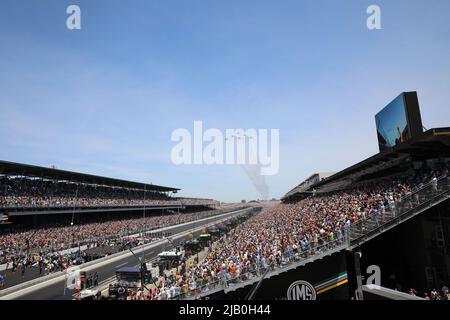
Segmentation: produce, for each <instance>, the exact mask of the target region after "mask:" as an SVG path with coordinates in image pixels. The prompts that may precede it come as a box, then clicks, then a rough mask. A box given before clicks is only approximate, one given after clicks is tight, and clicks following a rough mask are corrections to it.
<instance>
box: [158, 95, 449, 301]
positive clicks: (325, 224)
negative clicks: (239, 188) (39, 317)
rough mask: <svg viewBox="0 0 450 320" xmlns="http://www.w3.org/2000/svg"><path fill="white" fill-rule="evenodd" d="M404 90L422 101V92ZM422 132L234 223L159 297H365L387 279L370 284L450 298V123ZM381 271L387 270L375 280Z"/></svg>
mask: <svg viewBox="0 0 450 320" xmlns="http://www.w3.org/2000/svg"><path fill="white" fill-rule="evenodd" d="M404 95H405V96H407V97H408V99H406V100H405V101H411V99H412V100H414V99H413V98H414V96H415V93H407V94H404ZM417 107H418V105H417ZM405 108H406V107H405ZM410 109H411V110H409V112H413V111H414V108H413V107H411V108H410ZM411 117H412V116H411ZM413 118H414V117H413ZM416 120H417V119H416ZM420 124H421V121H420ZM410 125H413V123H411V124H410ZM412 131H414V132H415V133H414V135H411V136H410V137H408V138H407V139H406V138H405V139H402V143H397V144H395V145H394V146H392V147H391V148H383V149H382V150H381V151H380V153H378V154H376V155H374V156H372V157H369V158H368V159H365V160H363V161H361V162H359V163H357V164H355V165H353V166H350V167H349V168H346V169H344V170H342V171H340V172H337V173H335V174H331V175H327V176H323V177H320V175H319V174H314V175H312V176H311V177H310V178H308V179H307V180H306V181H304V182H302V183H300V184H299V185H298V186H296V187H295V188H293V189H292V190H291V191H289V192H288V193H287V194H286V195H285V196H284V197H283V198H282V203H281V204H279V205H277V206H274V207H272V208H266V209H265V210H264V211H263V212H262V213H261V214H259V215H257V216H254V217H252V218H250V219H249V220H248V221H246V222H245V223H243V224H242V225H239V226H237V227H236V228H235V229H233V230H231V231H230V232H229V234H228V235H227V237H226V238H223V239H222V240H221V241H220V242H218V243H217V244H216V245H214V246H213V247H212V250H211V252H210V253H209V255H208V256H207V257H206V258H205V259H203V261H201V262H200V263H199V265H198V266H194V268H193V269H190V270H188V271H187V272H186V273H184V274H181V275H180V279H181V280H180V282H179V283H176V284H172V285H171V286H169V287H168V286H167V284H165V283H163V284H162V285H161V286H160V287H159V291H158V293H157V294H156V296H155V297H154V298H156V299H161V297H163V298H164V297H166V298H167V297H168V296H169V297H171V298H173V297H176V298H181V299H194V298H200V297H203V296H208V297H209V298H210V299H215V298H219V299H242V298H249V297H252V298H257V299H308V298H310V297H311V296H313V297H316V296H317V298H318V299H362V298H364V292H366V293H367V290H366V289H367V286H370V285H372V284H376V285H379V283H370V282H369V281H375V280H373V279H375V278H379V279H380V281H381V285H382V286H385V287H387V288H385V289H384V288H383V287H380V288H381V289H380V290H378V291H379V293H380V294H381V295H383V294H385V293H386V292H390V291H389V289H396V290H403V291H407V290H409V289H410V288H415V289H411V290H410V291H411V292H415V291H416V290H417V291H419V292H421V295H423V296H425V294H426V292H429V291H431V292H438V293H437V294H434V298H436V299H440V298H445V299H446V298H447V295H448V292H446V291H447V290H448V287H447V285H448V284H449V280H450V263H449V262H448V261H449V255H448V252H449V249H450V242H449V240H448V239H449V236H450V204H449V203H450V201H449V199H450V179H449V170H450V128H435V129H430V130H427V131H425V132H422V128H420V130H418V129H417V128H415V130H412ZM405 137H406V136H405ZM412 235H413V236H412ZM361 257H362V258H361ZM377 268H379V269H380V270H381V275H377V276H376V277H374V278H372V277H370V270H372V269H377ZM377 270H378V269H377ZM363 279H365V280H367V283H363ZM297 280H303V281H306V282H308V283H309V285H310V288H309V289H308V290H312V291H314V292H315V294H314V295H312V294H311V295H308V294H306V293H305V292H307V291H306V289H305V287H300V285H298V284H297ZM377 281H378V280H377ZM302 285H303V284H302ZM296 286H299V287H296ZM186 288H189V289H186ZM292 288H294V289H292ZM311 288H312V289H311ZM435 288H439V289H438V290H433V289H435ZM292 290H294V292H292ZM376 291H377V290H374V291H372V292H371V294H366V298H369V297H370V296H373V293H374V292H376ZM169 292H170V293H169ZM174 292H175V294H174ZM387 296H390V297H394V296H395V295H392V294H389V295H387ZM397 296H398V297H400V298H401V297H402V295H401V294H399V295H397Z"/></svg>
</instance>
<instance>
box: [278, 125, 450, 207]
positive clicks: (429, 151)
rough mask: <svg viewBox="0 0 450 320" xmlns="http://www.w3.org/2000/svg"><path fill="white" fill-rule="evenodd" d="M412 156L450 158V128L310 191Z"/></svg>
mask: <svg viewBox="0 0 450 320" xmlns="http://www.w3.org/2000/svg"><path fill="white" fill-rule="evenodd" d="M410 156H411V157H413V158H415V159H427V158H432V157H439V156H444V157H450V127H446V128H434V129H430V130H427V131H425V132H423V133H422V134H420V135H418V136H417V137H414V138H412V139H410V140H407V141H405V142H404V143H402V144H400V145H398V146H395V147H394V148H393V149H392V150H389V151H385V152H380V153H377V154H376V155H374V156H371V157H369V158H367V159H365V160H363V161H360V162H358V163H356V164H354V165H352V166H350V167H348V168H346V169H344V170H342V171H339V172H338V173H336V174H334V175H331V176H330V177H327V178H325V179H323V180H321V181H319V182H317V183H315V184H313V185H310V187H309V188H308V190H310V189H311V188H313V187H314V188H317V187H320V186H324V185H327V184H330V183H332V182H335V181H338V180H340V179H343V178H346V177H349V176H351V175H354V174H357V173H359V172H363V171H368V170H372V171H376V170H381V169H382V168H384V166H385V165H389V164H392V163H395V162H396V161H402V160H404V159H405V158H407V157H410ZM298 193H300V192H296V190H295V188H294V189H293V190H291V191H290V192H288V193H287V194H286V195H285V196H284V197H283V198H282V199H283V200H284V199H287V198H288V197H290V196H293V195H294V194H298Z"/></svg>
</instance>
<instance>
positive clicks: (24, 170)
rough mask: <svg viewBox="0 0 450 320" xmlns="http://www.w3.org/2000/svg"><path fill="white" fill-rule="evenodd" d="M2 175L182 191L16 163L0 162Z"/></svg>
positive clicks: (174, 189)
mask: <svg viewBox="0 0 450 320" xmlns="http://www.w3.org/2000/svg"><path fill="white" fill-rule="evenodd" d="M0 174H4V175H10V176H27V177H36V178H42V179H52V180H66V181H71V182H78V183H87V184H98V185H106V186H112V187H123V188H134V189H144V188H145V189H146V190H153V191H160V192H169V191H178V190H180V189H177V188H171V187H164V186H159V185H155V184H148V183H141V182H134V181H128V180H121V179H115V178H108V177H101V176H96V175H92V174H85V173H79V172H73V171H66V170H60V169H53V168H46V167H39V166H33V165H29V164H22V163H16V162H9V161H3V160H0Z"/></svg>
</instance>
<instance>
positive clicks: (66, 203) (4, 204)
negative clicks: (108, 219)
mask: <svg viewBox="0 0 450 320" xmlns="http://www.w3.org/2000/svg"><path fill="white" fill-rule="evenodd" d="M144 199H145V200H144ZM142 205H148V206H155V205H181V203H180V201H179V200H178V199H176V198H172V197H169V196H168V195H166V194H165V193H162V192H156V191H150V190H147V191H145V194H144V190H140V189H129V188H122V187H110V186H100V185H92V184H81V183H80V184H78V183H70V182H65V181H64V182H63V181H56V180H43V179H31V178H27V177H6V176H0V208H17V207H20V208H29V207H32V208H35V207H45V208H48V207H57V208H63V207H109V206H118V207H120V206H142Z"/></svg>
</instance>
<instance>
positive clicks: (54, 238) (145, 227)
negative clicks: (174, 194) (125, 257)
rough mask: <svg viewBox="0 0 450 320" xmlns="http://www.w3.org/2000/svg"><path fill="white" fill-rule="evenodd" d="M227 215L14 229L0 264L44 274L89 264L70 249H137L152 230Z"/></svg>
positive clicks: (5, 238)
mask: <svg viewBox="0 0 450 320" xmlns="http://www.w3.org/2000/svg"><path fill="white" fill-rule="evenodd" d="M223 212H225V211H223V210H210V211H201V212H194V213H183V214H170V215H161V216H150V217H145V218H138V219H136V218H134V219H123V220H116V221H103V222H95V223H85V224H80V225H65V226H63V225H58V224H54V225H47V226H46V227H40V228H37V229H29V230H23V231H22V230H20V229H16V228H15V227H14V226H11V227H10V228H8V229H4V230H3V231H2V233H0V265H1V264H4V263H8V262H9V263H10V264H12V265H13V268H14V269H21V268H22V266H25V267H31V266H33V267H39V268H40V271H44V272H45V271H48V272H51V271H54V269H55V270H56V269H57V270H59V269H60V268H67V267H68V266H70V265H74V264H81V263H83V262H85V256H86V252H85V251H84V250H81V251H80V250H72V251H74V252H72V253H69V252H67V250H68V249H71V248H72V249H73V248H75V249H76V248H79V247H81V246H87V247H88V248H92V247H96V248H98V247H105V246H107V247H110V246H113V247H118V246H123V245H129V246H135V245H137V244H142V243H143V242H150V241H152V240H153V239H154V235H153V234H152V233H151V230H155V229H158V228H161V227H164V226H168V225H174V224H178V223H184V222H189V221H193V220H197V219H201V218H205V217H208V216H211V215H216V214H220V213H223ZM143 231H145V233H144V234H142V232H143ZM143 235H144V236H143ZM62 252H65V253H62ZM41 268H42V270H41Z"/></svg>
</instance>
